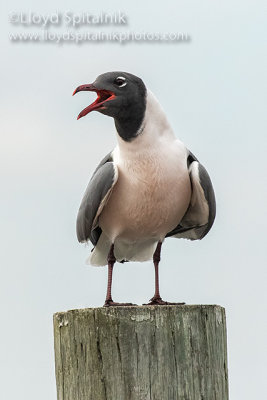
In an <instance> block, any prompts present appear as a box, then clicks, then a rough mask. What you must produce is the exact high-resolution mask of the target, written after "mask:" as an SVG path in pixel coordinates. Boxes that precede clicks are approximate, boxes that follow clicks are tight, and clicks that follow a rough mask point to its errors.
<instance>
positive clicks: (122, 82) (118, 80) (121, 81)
mask: <svg viewBox="0 0 267 400" xmlns="http://www.w3.org/2000/svg"><path fill="white" fill-rule="evenodd" d="M114 83H115V85H117V86H119V87H123V86H125V85H127V82H126V79H125V78H124V76H118V77H117V78H116V79H115V80H114Z"/></svg>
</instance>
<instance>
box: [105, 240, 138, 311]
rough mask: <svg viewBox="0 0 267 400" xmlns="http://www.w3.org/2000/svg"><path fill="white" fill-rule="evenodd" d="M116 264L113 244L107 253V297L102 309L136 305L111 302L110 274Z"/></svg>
mask: <svg viewBox="0 0 267 400" xmlns="http://www.w3.org/2000/svg"><path fill="white" fill-rule="evenodd" d="M115 262H116V258H115V256H114V244H112V245H111V247H110V250H109V253H108V287H107V295H106V301H105V304H104V307H110V306H135V305H136V304H132V303H115V302H114V301H113V300H112V296H111V286H112V273H113V267H114V264H115Z"/></svg>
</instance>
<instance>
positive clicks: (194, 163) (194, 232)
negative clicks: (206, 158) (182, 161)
mask: <svg viewBox="0 0 267 400" xmlns="http://www.w3.org/2000/svg"><path fill="white" fill-rule="evenodd" d="M187 165H188V172H189V176H190V180H191V187H192V195H191V200H190V204H189V207H188V209H187V211H186V213H185V215H184V217H183V218H182V220H181V221H180V223H179V224H178V225H177V227H176V228H175V229H173V230H172V231H171V232H169V233H167V235H166V237H169V236H172V237H176V238H185V239H190V240H196V239H202V238H203V237H204V236H205V235H206V234H207V233H208V232H209V230H210V228H211V227H212V225H213V222H214V219H215V215H216V202H215V195H214V190H213V186H212V183H211V180H210V177H209V175H208V173H207V171H206V169H205V168H204V167H203V165H201V164H200V162H199V161H198V160H197V158H196V157H195V156H194V155H193V154H192V153H191V152H189V154H188V159H187Z"/></svg>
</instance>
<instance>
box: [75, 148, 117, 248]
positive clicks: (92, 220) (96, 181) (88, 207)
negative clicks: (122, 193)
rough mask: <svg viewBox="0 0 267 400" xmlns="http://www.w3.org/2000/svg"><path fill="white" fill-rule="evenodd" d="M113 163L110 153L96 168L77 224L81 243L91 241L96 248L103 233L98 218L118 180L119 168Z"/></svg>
mask: <svg viewBox="0 0 267 400" xmlns="http://www.w3.org/2000/svg"><path fill="white" fill-rule="evenodd" d="M112 161H113V159H112V153H109V154H108V155H107V156H106V157H105V158H104V159H103V160H102V161H101V162H100V164H99V165H98V167H97V168H96V170H95V172H94V173H93V176H92V178H91V180H90V182H89V184H88V186H87V189H86V191H85V193H84V196H83V199H82V203H81V205H80V208H79V212H78V216H77V224H76V230H77V237H78V241H79V242H87V241H88V240H90V241H91V242H92V243H93V245H94V246H95V245H96V243H97V241H98V239H99V237H100V235H101V233H102V231H101V228H100V227H99V226H98V217H99V215H100V213H101V211H102V209H103V207H104V206H105V204H106V203H107V201H108V198H109V196H110V194H111V192H112V189H113V187H114V185H115V183H116V182H117V179H118V171H117V167H116V166H115V164H114V163H113V162H112Z"/></svg>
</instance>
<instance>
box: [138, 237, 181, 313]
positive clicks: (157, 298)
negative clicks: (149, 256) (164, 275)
mask: <svg viewBox="0 0 267 400" xmlns="http://www.w3.org/2000/svg"><path fill="white" fill-rule="evenodd" d="M161 246H162V242H158V245H157V247H156V250H155V253H154V254H153V262H154V267H155V294H154V296H153V297H152V299H150V302H149V303H148V304H144V305H148V306H154V305H168V304H170V305H175V304H176V305H183V304H185V303H169V302H168V301H164V300H162V298H161V297H160V294H159V262H160V253H161Z"/></svg>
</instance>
